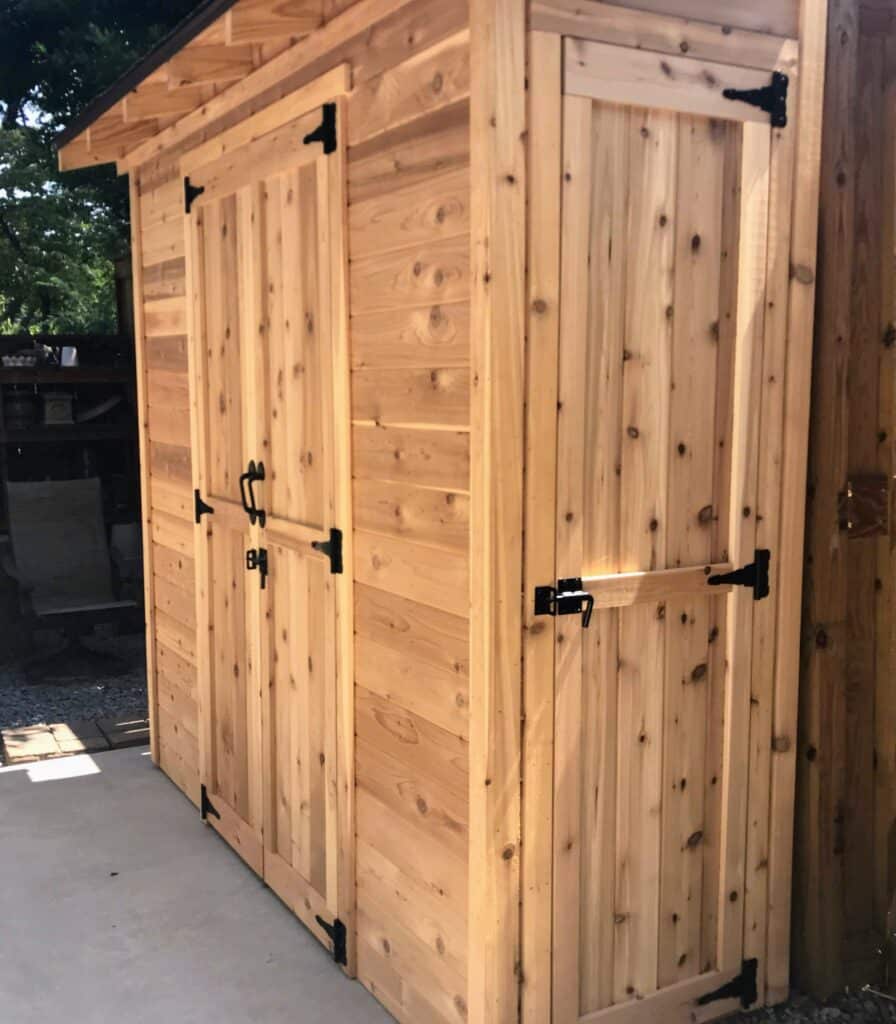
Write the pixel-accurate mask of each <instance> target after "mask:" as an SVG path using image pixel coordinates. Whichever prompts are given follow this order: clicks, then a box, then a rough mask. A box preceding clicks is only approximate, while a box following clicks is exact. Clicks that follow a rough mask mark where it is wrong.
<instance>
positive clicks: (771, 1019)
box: [729, 992, 896, 1024]
mask: <svg viewBox="0 0 896 1024" xmlns="http://www.w3.org/2000/svg"><path fill="white" fill-rule="evenodd" d="M729 1021H731V1022H732V1024H733V1022H735V1021H736V1022H737V1024H896V1002H894V1001H893V1000H891V999H887V998H886V997H885V996H882V995H875V994H874V993H871V992H846V993H843V994H842V995H837V996H834V997H833V998H832V999H830V1000H828V1001H827V1002H826V1003H817V1002H815V1001H814V1000H812V999H808V998H807V997H805V996H794V998H793V999H791V1001H790V1002H789V1003H784V1004H783V1005H782V1006H775V1007H772V1008H771V1009H768V1010H758V1011H757V1012H756V1013H743V1014H740V1015H739V1016H738V1017H733V1018H729Z"/></svg>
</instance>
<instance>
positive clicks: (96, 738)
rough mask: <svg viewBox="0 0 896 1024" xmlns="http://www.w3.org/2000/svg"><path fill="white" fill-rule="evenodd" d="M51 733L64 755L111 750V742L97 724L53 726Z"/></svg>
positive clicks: (82, 723)
mask: <svg viewBox="0 0 896 1024" xmlns="http://www.w3.org/2000/svg"><path fill="white" fill-rule="evenodd" d="M50 731H51V732H52V733H53V738H54V739H55V740H56V742H57V743H58V744H59V749H60V750H61V751H62V752H63V753H64V754H86V753H90V752H92V751H95V750H108V749H109V741H108V740H107V739H106V737H105V736H104V735H103V734H102V732H101V731H100V728H99V726H98V725H97V724H96V722H91V721H84V722H69V723H67V724H64V723H61V724H57V725H51V726H50Z"/></svg>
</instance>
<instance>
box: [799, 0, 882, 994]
mask: <svg viewBox="0 0 896 1024" xmlns="http://www.w3.org/2000/svg"><path fill="white" fill-rule="evenodd" d="M894 16H896V4H894V3H892V2H887V0H884V2H880V0H876V2H865V0H831V5H830V13H829V33H828V58H827V85H826V94H825V96H826V98H825V120H824V133H823V163H822V192H821V220H820V240H819V280H818V292H817V296H818V299H817V318H816V332H815V358H814V371H813V391H812V437H811V450H810V465H809V505H808V514H807V535H806V576H805V597H804V614H803V659H802V661H803V663H802V677H801V697H800V736H799V759H798V765H799V774H798V802H797V823H796V863H795V870H794V913H795V917H794V927H793V934H794V975H795V980H796V982H797V983H798V984H799V985H800V986H801V987H804V988H807V989H809V990H811V991H813V992H814V993H816V994H819V995H825V994H827V993H829V992H831V991H833V990H835V989H837V988H840V987H842V986H843V985H844V984H858V983H861V982H868V981H873V982H880V981H881V980H882V970H881V969H882V965H883V957H882V955H881V951H882V949H883V939H884V932H885V925H886V917H887V911H888V908H889V907H890V905H891V903H892V901H893V897H894V887H896V861H894V854H896V844H894V837H896V789H894V787H896V689H894V686H893V670H894V667H896V662H894V655H896V647H894V630H893V624H892V619H893V610H894V587H896V579H894V569H896V562H894V554H893V544H892V541H891V536H892V530H891V531H890V535H889V536H888V535H881V536H877V537H866V538H857V537H850V536H849V534H848V532H847V530H846V529H844V528H843V526H842V524H841V515H840V513H839V510H838V496H839V495H840V494H841V493H843V492H844V491H845V490H846V488H847V482H848V481H850V480H853V481H854V480H855V479H856V478H857V477H861V476H869V475H882V476H884V477H889V478H891V479H892V476H893V469H894V463H893V457H894V443H896V422H894V412H896V408H894V380H893V374H894V369H896V363H894V360H896V351H894V348H893V338H894V333H893V332H894V327H893V324H894V319H896V308H894V302H896V289H894V270H896V266H894V242H896V234H894V218H896V195H894V190H896V149H894V147H896V18H894Z"/></svg>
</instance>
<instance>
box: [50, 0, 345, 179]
mask: <svg viewBox="0 0 896 1024" xmlns="http://www.w3.org/2000/svg"><path fill="white" fill-rule="evenodd" d="M324 2H325V0H203V2H202V3H200V4H199V5H198V6H197V8H196V10H195V11H194V12H193V13H192V14H191V15H190V16H189V17H188V18H185V19H184V20H183V21H182V22H181V23H180V24H179V25H177V26H176V27H175V28H174V29H173V30H172V31H171V32H170V33H169V34H168V35H167V36H165V38H164V39H162V40H161V41H160V42H159V43H158V44H157V45H156V46H155V47H154V48H153V49H152V50H151V51H150V52H149V53H148V54H147V55H146V56H145V57H144V58H143V59H142V60H140V61H138V62H137V63H136V64H135V65H134V66H133V67H132V68H130V70H128V71H127V72H125V74H124V75H122V76H121V77H120V78H119V79H118V80H117V81H116V82H114V83H113V84H112V85H111V86H110V87H109V88H108V89H106V90H105V92H103V93H101V94H100V95H99V96H97V97H96V99H94V100H93V101H92V102H91V103H90V104H89V105H88V106H87V107H86V108H85V109H84V110H83V111H82V112H81V114H79V115H78V117H76V118H75V119H74V121H73V122H72V123H71V124H70V125H69V126H68V127H67V128H66V129H65V130H64V131H63V132H62V133H61V134H60V136H59V138H58V139H57V142H56V148H57V150H58V151H59V165H60V167H61V168H62V169H63V170H73V169H75V168H78V167H86V166H88V165H91V164H103V163H112V162H115V161H118V160H121V159H123V158H124V157H125V156H126V155H127V154H128V153H129V152H130V151H132V150H134V149H136V148H137V147H138V146H139V145H141V144H142V143H143V142H145V141H146V140H147V139H150V138H152V137H153V136H154V135H157V134H158V133H159V132H161V131H163V130H164V129H165V128H167V127H168V126H169V125H171V124H173V123H174V122H176V121H178V120H180V119H181V118H183V117H185V116H187V115H188V114H189V113H191V112H192V111H194V110H197V109H198V108H199V107H201V106H202V105H203V104H204V103H207V102H208V101H209V100H210V99H211V98H212V97H214V96H216V95H217V94H218V93H220V92H223V91H224V90H225V89H227V88H228V87H229V86H230V85H232V84H233V83H234V82H235V81H238V80H239V79H241V78H243V77H245V76H246V75H247V74H249V73H250V72H252V71H253V70H255V69H256V68H258V67H261V66H262V65H263V64H265V63H267V62H268V61H269V60H272V59H273V58H274V57H275V56H276V55H277V54H279V53H281V52H282V51H283V50H285V49H288V48H289V47H290V46H292V45H293V44H294V43H296V42H297V41H298V40H300V39H302V38H304V37H305V36H307V35H309V34H310V33H311V32H313V31H314V29H316V28H318V27H319V26H320V25H322V24H323V22H324V10H323V5H324Z"/></svg>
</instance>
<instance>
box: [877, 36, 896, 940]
mask: <svg viewBox="0 0 896 1024" xmlns="http://www.w3.org/2000/svg"><path fill="white" fill-rule="evenodd" d="M883 46H884V54H883V69H882V79H881V94H880V99H881V102H882V105H883V114H882V118H881V132H882V138H883V152H882V154H881V191H880V202H881V208H882V210H883V216H882V217H881V218H880V232H881V260H880V267H879V272H880V283H879V287H880V291H881V299H882V301H881V309H880V314H879V320H878V325H877V329H878V340H879V341H880V342H882V341H883V339H885V338H887V337H888V336H889V335H890V333H891V332H892V330H893V329H894V325H896V288H894V287H893V282H894V280H896V26H894V24H893V22H892V21H891V22H890V26H889V31H888V32H887V33H886V35H885V36H884V40H883ZM877 349H878V360H879V363H878V374H879V387H880V394H879V406H880V407H879V415H878V424H879V427H880V431H881V438H880V444H879V447H878V464H877V469H878V472H879V473H882V474H884V475H885V476H887V477H889V479H890V485H891V486H892V481H893V477H894V473H896V460H894V454H896V348H894V346H893V345H892V344H891V345H889V346H887V345H885V344H879V345H878V347H877ZM894 538H896V532H894V531H893V530H892V528H891V530H890V535H889V536H886V537H880V538H878V540H877V579H876V584H875V587H876V591H877V608H876V619H877V622H876V638H877V651H876V663H875V693H874V731H875V737H874V751H875V773H874V908H873V914H874V928H875V932H876V933H877V934H879V935H883V934H885V931H886V926H887V913H888V911H889V909H890V906H891V902H892V900H893V896H894V882H896V878H894V874H893V866H892V858H891V856H890V848H891V843H892V840H891V835H890V833H891V830H892V823H893V821H894V819H896V744H894V742H893V739H894V737H896V694H894V688H893V686H892V678H893V666H894V661H893V658H894V652H896V623H894V619H893V615H894V611H896V604H894V586H896V548H894Z"/></svg>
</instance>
